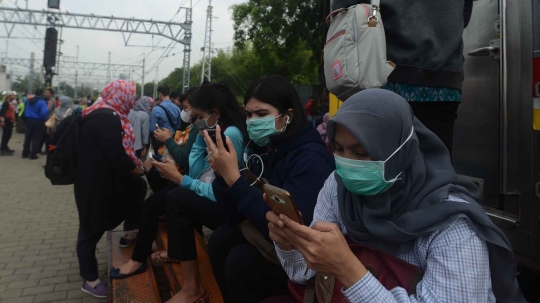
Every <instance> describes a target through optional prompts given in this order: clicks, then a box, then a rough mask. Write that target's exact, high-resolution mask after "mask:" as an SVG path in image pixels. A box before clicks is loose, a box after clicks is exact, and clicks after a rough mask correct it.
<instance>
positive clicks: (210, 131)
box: [206, 129, 229, 151]
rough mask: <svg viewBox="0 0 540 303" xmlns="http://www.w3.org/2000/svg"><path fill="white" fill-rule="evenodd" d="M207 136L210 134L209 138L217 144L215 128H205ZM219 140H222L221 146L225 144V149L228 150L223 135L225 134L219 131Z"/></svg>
mask: <svg viewBox="0 0 540 303" xmlns="http://www.w3.org/2000/svg"><path fill="white" fill-rule="evenodd" d="M206 131H207V132H208V136H210V139H212V142H214V144H215V145H216V146H217V138H216V136H217V135H216V133H217V132H216V129H207V130H206ZM221 141H222V142H223V146H225V150H226V151H229V146H228V145H227V138H226V137H225V134H224V133H223V132H221Z"/></svg>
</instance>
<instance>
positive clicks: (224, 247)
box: [208, 224, 289, 303]
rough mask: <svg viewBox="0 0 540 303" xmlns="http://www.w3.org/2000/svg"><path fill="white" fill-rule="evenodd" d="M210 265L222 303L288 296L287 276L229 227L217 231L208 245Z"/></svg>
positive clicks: (251, 301)
mask: <svg viewBox="0 0 540 303" xmlns="http://www.w3.org/2000/svg"><path fill="white" fill-rule="evenodd" d="M208 254H209V255H210V263H211V264H212V270H213V271H214V275H215V277H216V281H217V283H218V285H219V288H220V289H221V294H222V295H223V300H224V302H225V303H232V302H234V303H259V302H261V301H262V300H264V299H266V298H269V297H274V296H282V295H288V294H289V290H288V288H287V279H288V278H287V274H286V273H285V270H283V268H282V267H281V266H280V265H276V264H274V263H271V262H270V261H268V260H266V259H265V258H264V257H263V256H262V254H261V253H260V252H259V250H258V249H257V248H256V247H255V246H254V245H252V244H250V243H249V242H247V240H246V239H245V238H244V236H243V235H242V233H241V232H240V231H239V230H238V229H237V228H236V227H233V226H231V225H229V224H224V225H222V226H220V227H218V228H217V229H216V230H215V231H214V233H213V234H212V236H211V237H210V240H209V241H208Z"/></svg>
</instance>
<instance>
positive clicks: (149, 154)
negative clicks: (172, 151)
mask: <svg viewBox="0 0 540 303" xmlns="http://www.w3.org/2000/svg"><path fill="white" fill-rule="evenodd" d="M148 157H149V158H150V159H152V160H154V161H156V162H160V163H163V161H162V160H161V159H158V158H156V157H154V153H152V152H151V151H149V152H148Z"/></svg>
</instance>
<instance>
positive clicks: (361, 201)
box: [327, 89, 525, 302]
mask: <svg viewBox="0 0 540 303" xmlns="http://www.w3.org/2000/svg"><path fill="white" fill-rule="evenodd" d="M336 123H337V124H339V125H341V126H343V127H345V128H346V129H347V130H348V131H349V132H350V133H351V134H352V135H353V136H354V137H355V138H356V139H357V140H358V141H359V142H360V144H361V145H362V147H364V149H365V150H366V152H367V154H368V155H369V156H370V157H371V158H372V159H373V160H375V161H377V160H382V161H384V160H386V159H387V158H388V157H389V156H390V155H391V154H392V153H393V152H394V151H395V150H397V149H398V147H399V146H400V145H401V144H402V143H403V142H405V140H406V139H407V138H408V137H409V135H410V134H411V129H412V127H413V126H414V134H413V136H412V138H411V139H410V140H409V141H408V142H407V143H406V144H405V145H404V146H403V148H402V149H401V150H400V151H399V152H398V153H397V154H395V155H394V156H393V157H392V158H390V159H389V160H388V162H386V164H385V178H386V180H390V179H392V178H394V177H395V176H397V175H398V174H399V173H400V172H403V173H402V175H401V176H400V179H401V180H398V181H397V182H396V183H395V184H394V185H393V186H392V187H391V188H390V189H388V190H387V191H386V192H384V193H381V194H378V195H375V196H359V195H355V194H353V193H351V192H349V191H348V190H347V189H346V188H345V186H344V184H343V182H342V181H341V179H340V177H339V176H338V175H337V174H335V177H336V180H337V185H338V201H339V202H338V204H339V212H340V214H341V218H342V220H343V223H344V225H345V227H346V228H347V233H348V234H349V236H350V237H351V239H352V240H353V241H354V242H357V243H360V244H366V245H368V246H372V247H375V248H378V249H380V250H383V251H386V252H390V253H392V254H399V253H403V252H406V251H409V250H411V249H412V248H413V246H414V242H415V240H416V238H418V237H422V236H426V235H429V234H431V233H433V232H435V231H437V230H440V229H442V228H444V227H445V226H448V225H449V224H451V223H453V222H454V221H456V220H458V219H460V218H467V219H468V220H469V221H470V222H471V224H472V226H473V228H474V230H475V232H476V233H477V235H478V236H479V237H480V238H482V239H483V240H485V241H486V243H487V246H488V248H489V259H490V270H491V282H492V287H493V293H494V294H495V297H496V298H497V301H498V302H525V299H524V298H523V295H522V293H521V290H520V288H519V286H518V283H517V280H516V278H515V273H516V261H515V258H514V255H513V252H512V248H511V245H510V242H509V241H508V239H507V238H506V236H505V235H504V234H503V233H502V232H501V231H500V230H499V228H497V227H496V226H495V225H494V224H493V223H492V222H491V220H490V219H489V218H488V216H487V215H486V213H485V212H484V209H483V208H482V206H481V205H480V204H478V203H477V202H476V200H475V199H474V197H476V196H477V193H478V189H477V187H476V186H475V185H474V184H473V183H471V182H469V181H467V180H465V179H462V178H460V177H458V175H457V174H456V172H455V171H454V168H453V166H452V163H451V161H450V155H449V153H448V150H447V149H446V147H445V145H444V144H443V143H442V141H441V140H440V139H439V138H438V137H437V136H436V135H435V134H434V133H432V132H431V131H429V130H428V129H427V128H426V127H425V126H424V125H423V124H422V123H421V122H420V121H418V120H417V119H416V118H415V117H414V114H413V112H412V109H411V108H410V106H409V105H408V104H407V102H406V101H405V100H404V99H403V98H402V97H401V96H399V95H397V94H394V93H392V92H390V91H386V90H382V89H369V90H365V91H362V92H359V93H357V94H355V95H354V96H352V97H350V98H349V99H347V101H346V102H345V103H344V104H343V106H342V107H341V108H340V109H339V110H338V112H337V114H336V115H335V116H334V117H333V118H332V119H331V120H330V121H329V122H328V125H327V131H328V137H329V140H330V143H331V144H332V146H333V144H334V143H333V142H334V128H335V124H336ZM450 193H452V194H455V195H459V196H460V197H461V198H462V199H464V200H466V201H468V202H469V203H458V202H456V203H453V202H441V201H442V200H443V199H445V198H447V197H448V195H449V194H450Z"/></svg>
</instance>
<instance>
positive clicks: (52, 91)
mask: <svg viewBox="0 0 540 303" xmlns="http://www.w3.org/2000/svg"><path fill="white" fill-rule="evenodd" d="M46 90H48V91H49V93H51V95H54V90H53V89H52V88H47V89H46Z"/></svg>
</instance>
